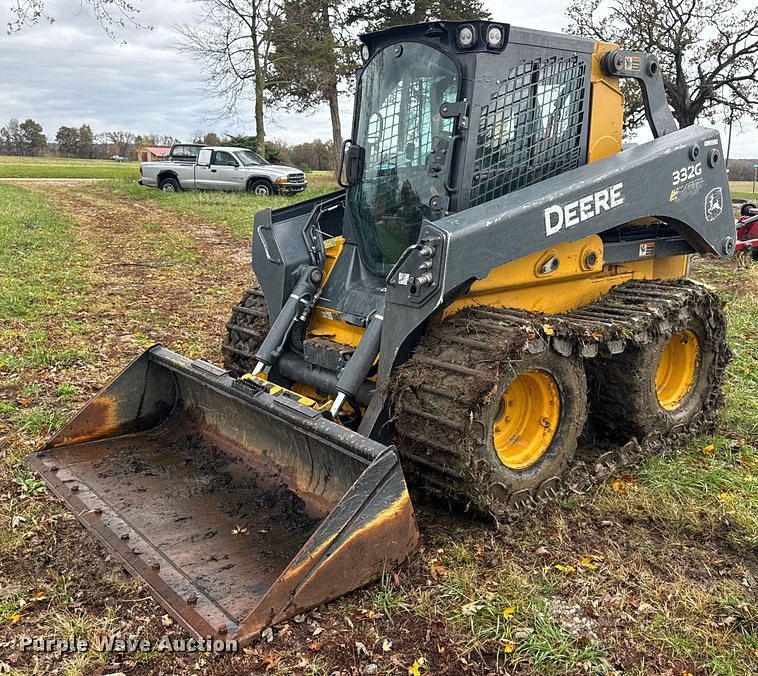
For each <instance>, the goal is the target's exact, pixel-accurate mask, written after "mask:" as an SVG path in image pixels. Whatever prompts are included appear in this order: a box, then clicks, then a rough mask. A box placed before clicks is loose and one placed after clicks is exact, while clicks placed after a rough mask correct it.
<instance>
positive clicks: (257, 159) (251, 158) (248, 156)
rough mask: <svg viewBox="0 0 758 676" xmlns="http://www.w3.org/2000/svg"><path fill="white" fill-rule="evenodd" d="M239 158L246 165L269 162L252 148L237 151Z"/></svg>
mask: <svg viewBox="0 0 758 676" xmlns="http://www.w3.org/2000/svg"><path fill="white" fill-rule="evenodd" d="M237 159H238V160H239V161H240V162H242V164H244V165H245V166H246V167H252V166H254V165H256V164H268V162H266V160H264V159H263V158H262V157H261V156H260V155H259V154H258V153H254V152H253V151H252V150H241V151H240V152H238V153H237Z"/></svg>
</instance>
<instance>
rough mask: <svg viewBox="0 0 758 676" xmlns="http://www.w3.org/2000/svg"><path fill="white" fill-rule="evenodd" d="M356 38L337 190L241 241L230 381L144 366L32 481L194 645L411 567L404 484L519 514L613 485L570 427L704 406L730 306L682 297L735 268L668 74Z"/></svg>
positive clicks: (606, 427) (656, 418) (617, 424)
mask: <svg viewBox="0 0 758 676" xmlns="http://www.w3.org/2000/svg"><path fill="white" fill-rule="evenodd" d="M362 41H363V46H362V59H363V65H362V68H361V69H360V71H359V74H358V84H357V94H356V101H355V113H354V123H353V129H352V139H351V140H349V141H346V142H345V146H344V147H343V154H342V158H343V159H342V163H343V170H342V171H341V172H340V175H341V177H342V181H343V183H342V184H341V189H340V190H338V191H336V192H333V193H331V194H327V195H323V196H320V197H317V198H315V199H311V200H308V201H304V202H301V203H299V204H296V205H292V206H289V207H286V208H284V209H279V210H276V211H271V210H264V211H262V212H260V213H258V214H257V215H256V216H255V222H254V235H253V246H252V259H253V268H254V272H255V277H256V279H257V285H256V284H254V285H253V287H254V288H251V289H250V290H248V291H247V292H246V293H245V294H244V297H243V299H242V301H241V302H240V303H239V305H237V306H235V307H234V308H233V311H232V316H231V320H230V321H229V323H228V325H227V336H226V339H225V340H224V343H223V348H222V349H223V355H224V359H225V365H226V370H225V371H224V370H221V369H219V368H217V367H215V366H212V365H211V364H208V363H206V362H202V361H195V362H191V361H188V360H187V359H184V358H183V357H181V356H179V355H177V354H175V353H173V352H171V351H169V350H167V349H165V348H163V347H160V346H156V347H154V348H152V349H149V350H148V351H147V352H146V353H144V354H143V355H141V356H140V357H138V358H137V359H136V360H135V361H134V362H133V363H132V364H131V365H130V366H128V367H127V368H126V369H125V370H124V371H123V372H122V373H121V374H120V375H119V376H118V377H117V378H115V380H113V381H112V382H111V383H110V384H109V385H108V386H106V387H105V389H104V390H103V391H102V392H101V393H100V394H99V395H97V396H96V397H95V398H94V399H93V400H92V401H91V402H90V403H89V404H87V405H86V406H85V407H84V408H83V409H82V410H81V411H80V412H79V413H78V414H77V415H76V416H75V417H74V418H73V419H72V420H71V421H70V422H69V423H68V424H67V425H65V426H64V427H63V428H62V429H61V430H60V431H59V432H58V433H57V434H56V435H55V436H54V437H53V438H52V439H51V440H50V441H49V442H48V443H47V444H46V445H45V447H44V448H42V449H40V450H39V451H38V452H37V453H35V454H33V455H32V456H31V460H30V461H31V464H32V465H33V466H34V467H35V468H36V469H37V470H38V471H39V472H40V474H41V475H42V476H43V477H44V479H45V480H46V482H47V483H48V485H49V486H50V487H51V488H52V489H53V490H54V491H55V492H56V493H57V494H58V495H59V496H60V497H61V498H62V499H63V500H64V501H65V502H66V503H67V504H68V505H69V506H70V507H71V508H72V509H73V510H74V512H75V513H76V514H77V516H78V517H79V519H80V520H81V521H82V523H83V524H84V525H85V526H86V527H87V528H88V529H89V530H90V531H92V532H93V533H94V534H95V535H97V536H98V537H99V538H100V539H101V540H102V541H103V542H104V543H105V544H107V545H108V546H109V547H110V549H111V550H112V551H114V552H115V553H116V554H117V555H118V556H119V557H120V559H121V561H123V563H124V565H125V566H126V567H127V568H128V569H130V570H131V571H132V572H134V573H136V574H137V575H140V576H141V577H142V578H144V580H145V581H146V582H147V584H148V585H149V586H150V588H151V589H152V591H153V592H154V594H155V596H156V598H157V599H158V600H159V601H160V602H161V603H162V604H163V605H164V606H165V607H166V608H167V609H168V610H169V611H170V612H171V613H173V614H174V616H175V617H176V618H177V619H178V620H179V621H180V622H181V623H182V624H183V625H184V626H185V627H186V628H187V629H188V630H189V631H191V632H192V633H194V634H195V635H197V636H213V637H221V636H227V637H229V638H236V639H239V640H240V641H242V642H247V641H249V640H251V639H252V638H253V637H255V636H257V635H258V634H259V633H260V632H261V631H262V630H263V629H264V628H265V627H267V626H269V625H272V624H275V623H276V622H279V621H281V620H283V619H285V618H287V617H291V616H293V615H295V614H297V613H300V612H302V611H303V610H304V609H307V608H311V607H313V606H316V605H317V604H319V603H321V602H323V601H326V600H328V599H332V598H335V597H337V596H339V595H341V594H344V593H346V592H348V591H350V590H353V589H356V588H358V587H360V586H362V585H364V584H366V583H368V582H369V581H371V580H373V579H375V578H376V577H377V576H378V575H380V574H381V572H382V571H383V570H385V569H388V568H391V567H392V566H394V565H396V564H397V563H398V562H400V561H401V560H403V559H404V557H406V556H407V555H408V554H409V553H410V552H412V551H413V549H414V547H415V546H416V544H417V540H418V532H417V529H416V523H415V519H414V515H413V508H412V506H411V501H410V499H409V496H408V490H407V487H406V483H405V476H406V475H408V476H409V477H412V478H413V480H414V482H416V483H417V484H418V485H420V486H422V487H425V488H426V489H428V490H429V491H430V492H431V494H432V495H442V496H445V497H446V498H447V499H451V498H452V499H454V500H456V501H460V502H462V503H465V504H467V505H469V506H471V507H473V508H475V509H476V511H478V512H481V513H483V514H489V515H491V516H492V517H494V518H495V519H496V520H503V519H508V518H511V517H513V516H514V515H516V514H518V513H519V512H521V511H523V510H525V509H528V508H529V507H530V506H531V505H533V504H535V503H539V502H540V501H541V500H543V499H544V498H545V497H546V496H549V495H550V494H552V493H555V492H558V491H560V490H562V486H563V485H564V484H565V483H567V482H569V481H570V479H571V477H572V472H574V470H575V468H576V467H578V466H581V465H582V463H584V465H587V463H588V462H589V461H588V460H587V458H592V462H595V461H601V460H602V458H598V457H597V456H592V453H595V452H596V451H595V449H596V448H597V445H596V444H595V445H593V444H589V443H587V439H588V438H589V435H588V434H587V433H586V429H589V428H590V427H591V428H592V429H594V434H595V438H598V439H603V440H604V441H603V442H602V444H601V446H600V447H601V448H604V449H611V450H610V451H608V453H611V454H612V455H613V454H614V453H616V452H617V451H618V453H622V452H626V450H625V449H628V448H631V447H635V448H637V449H638V451H639V450H640V449H642V450H643V451H644V450H645V449H646V448H653V447H654V446H655V444H648V440H651V439H656V440H657V441H658V445H660V441H661V440H662V439H666V438H671V435H681V434H682V433H692V432H693V431H694V430H697V429H702V428H704V427H706V426H708V425H709V424H710V423H712V421H713V419H714V415H715V412H716V410H717V409H718V406H719V404H720V400H721V385H722V381H723V377H724V368H725V365H726V363H727V361H728V358H729V351H728V348H727V347H726V342H725V320H724V315H723V312H722V306H721V303H720V301H719V299H718V298H717V297H716V296H715V294H714V293H713V292H711V291H710V290H709V289H707V288H705V287H703V286H701V285H699V284H696V283H693V282H690V281H688V280H687V278H686V277H687V265H688V256H689V255H690V254H693V253H697V254H701V255H714V256H730V255H732V253H733V251H734V246H735V226H734V220H733V218H732V214H731V212H730V209H729V204H730V195H729V185H728V182H727V174H726V171H725V167H724V161H723V154H722V150H721V144H720V140H719V135H718V133H717V132H716V131H714V130H711V129H705V128H702V127H697V126H694V127H689V128H686V129H678V128H677V125H676V123H675V121H674V119H673V117H672V115H671V112H670V109H669V107H668V105H667V102H666V97H665V94H664V87H663V81H662V79H661V74H660V72H659V69H658V61H657V60H656V58H655V57H654V56H653V55H651V54H647V53H642V52H635V51H624V50H620V49H618V48H617V47H616V46H615V45H611V44H605V43H601V42H596V41H594V40H590V39H586V38H582V37H574V36H564V35H557V34H552V33H545V32H540V31H534V30H527V29H523V28H517V27H515V26H510V25H508V24H505V23H498V22H489V21H470V22H433V23H427V24H422V25H413V26H406V27H401V28H395V29H391V30H387V31H383V32H378V33H373V34H369V35H365V36H363V38H362ZM621 78H631V79H633V80H636V81H637V83H638V84H639V86H640V88H641V92H642V98H643V100H644V104H645V111H646V115H647V120H648V122H649V126H650V131H651V132H652V137H653V138H652V140H650V141H648V142H646V143H641V144H639V145H636V146H634V147H630V148H628V149H622V146H621V128H622V107H623V97H622V94H621V93H620V86H619V83H620V80H621ZM588 416H589V418H590V419H591V421H592V424H591V426H590V425H587V420H588ZM583 433H584V434H583ZM677 438H678V437H677ZM633 439H636V440H637V441H638V442H639V443H638V444H637V445H636V446H634V442H633V441H632V440H633ZM603 444H604V445H603ZM630 444H631V446H630ZM646 444H648V445H647V446H646ZM613 449H617V451H614V450H613ZM619 449H620V450H619ZM606 455H607V454H606ZM401 463H402V469H401ZM567 477H568V478H567Z"/></svg>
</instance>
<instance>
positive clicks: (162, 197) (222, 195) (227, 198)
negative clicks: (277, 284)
mask: <svg viewBox="0 0 758 676" xmlns="http://www.w3.org/2000/svg"><path fill="white" fill-rule="evenodd" d="M307 178H308V188H307V189H306V190H305V192H302V193H299V194H297V195H293V196H284V195H282V196H279V195H277V196H273V197H257V196H255V195H249V194H247V193H243V192H220V191H197V190H188V191H184V192H180V193H164V192H161V191H160V190H156V189H155V188H148V187H146V186H141V185H139V184H138V183H137V182H136V181H126V180H119V181H113V182H111V183H109V184H108V185H104V186H100V187H101V188H102V189H103V190H104V191H105V190H112V191H114V192H116V193H117V194H119V195H123V196H125V197H128V198H130V199H134V200H141V201H145V202H150V203H152V204H155V205H156V206H159V207H162V208H165V209H170V210H171V211H174V212H176V213H178V214H180V215H181V216H184V217H186V218H193V217H195V218H197V217H200V218H202V219H204V220H207V221H209V222H211V223H213V224H215V225H217V226H220V227H221V228H223V229H224V230H225V231H227V232H229V233H230V234H231V235H232V236H234V237H237V238H246V237H248V238H249V237H250V235H251V233H252V231H253V216H254V215H255V214H256V213H257V212H258V211H261V210H262V209H266V208H269V207H270V208H271V209H279V208H281V207H286V206H289V205H291V204H295V203H296V202H299V201H301V200H306V199H310V198H312V197H317V196H318V195H323V194H325V193H328V192H331V191H333V190H336V189H337V183H336V181H335V180H334V178H333V176H332V175H331V174H330V173H329V172H312V173H310V174H308V175H307Z"/></svg>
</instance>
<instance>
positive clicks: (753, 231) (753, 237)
mask: <svg viewBox="0 0 758 676" xmlns="http://www.w3.org/2000/svg"><path fill="white" fill-rule="evenodd" d="M735 251H736V252H737V253H739V252H740V251H744V252H745V253H746V254H747V255H748V256H750V257H751V258H752V259H753V260H754V261H758V207H756V206H755V204H749V203H746V204H743V205H742V208H741V209H740V218H739V219H738V220H737V244H736V246H735Z"/></svg>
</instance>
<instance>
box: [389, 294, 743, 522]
mask: <svg viewBox="0 0 758 676" xmlns="http://www.w3.org/2000/svg"><path fill="white" fill-rule="evenodd" d="M692 314H697V315H699V316H700V317H701V318H703V319H704V321H705V322H706V323H707V325H708V326H709V329H710V331H711V333H712V335H713V339H714V343H715V345H716V346H717V349H718V353H717V354H716V355H715V358H714V364H713V366H712V369H713V371H714V372H713V373H712V377H711V382H712V385H713V387H712V389H711V391H710V392H709V394H708V396H707V398H706V399H707V400H706V404H705V406H704V409H703V412H702V415H701V416H699V418H698V420H697V421H696V422H695V424H693V425H691V426H689V428H688V429H687V430H681V429H680V430H675V431H672V432H669V433H667V434H663V433H656V434H655V435H648V437H646V438H645V439H643V440H641V443H638V441H637V440H635V439H632V440H631V441H628V440H625V441H626V443H624V444H623V445H621V444H619V445H616V446H614V445H612V444H609V443H607V442H603V443H604V445H603V446H600V447H599V446H595V445H589V444H587V445H585V446H581V447H580V448H579V449H578V452H577V455H576V458H575V460H574V463H573V464H572V466H571V467H570V468H569V470H568V472H567V473H566V474H565V475H564V476H562V477H550V478H548V479H546V480H545V481H544V482H543V484H542V485H540V486H538V487H537V488H536V489H534V490H531V491H523V490H522V491H518V492H516V493H513V494H511V495H507V496H498V499H495V500H493V499H492V497H491V493H490V492H489V491H488V490H487V489H486V488H483V486H485V487H486V486H487V482H488V475H487V470H486V467H482V464H483V463H482V461H481V460H480V459H478V457H477V454H476V453H472V446H475V445H476V443H483V439H484V437H483V429H482V425H483V423H482V422H481V421H480V420H478V418H477V413H478V411H479V410H480V409H481V408H482V402H484V401H486V400H487V397H488V396H491V394H492V391H493V389H494V388H495V387H496V384H497V382H498V378H499V377H500V374H501V373H502V372H503V369H507V367H508V362H509V361H511V360H516V359H520V358H523V356H524V354H525V353H526V352H539V351H541V350H544V349H553V350H555V351H556V352H558V353H559V354H562V355H564V356H568V355H571V354H574V355H580V356H582V357H583V358H585V359H591V358H593V357H594V356H596V355H598V354H601V355H606V356H607V355H612V354H618V353H620V352H622V351H623V350H625V349H630V347H632V346H641V345H643V344H645V343H647V342H649V341H651V340H653V339H654V338H655V337H657V336H658V335H659V334H661V335H666V334H667V333H668V332H670V331H671V330H672V327H674V326H676V325H678V324H679V322H681V321H685V320H686V319H687V318H688V317H689V316H691V315H692ZM548 346H549V347H548ZM730 356H731V355H730V352H729V349H728V347H727V344H726V327H725V320H724V315H723V311H722V302H721V300H720V299H719V297H718V296H717V295H716V294H715V293H714V292H712V291H711V290H709V289H708V288H707V287H705V286H703V285H700V284H697V283H695V282H691V281H688V280H675V281H630V282H627V283H625V284H623V285H620V286H617V287H615V288H614V289H612V290H611V291H610V292H609V293H608V294H606V295H605V296H603V297H602V298H601V299H600V300H598V301H596V302H594V303H591V304H589V305H586V306H583V307H581V308H578V309H576V310H573V311H571V312H565V313H561V314H558V315H542V314H539V313H531V312H526V311H522V310H515V309H501V308H494V307H469V308H465V309H463V310H461V311H460V312H458V313H456V314H454V315H451V316H449V317H447V318H445V319H444V320H443V321H442V322H440V323H439V324H438V325H437V326H435V327H433V328H432V329H431V330H430V331H428V332H427V335H426V336H425V338H424V340H423V341H422V343H421V344H420V345H419V347H418V348H417V349H416V351H415V353H414V355H413V356H412V357H411V359H410V360H409V361H408V362H407V363H406V364H404V365H403V366H402V367H400V368H399V369H398V370H397V372H396V374H395V375H394V376H393V379H392V382H391V384H390V389H391V391H392V393H393V410H394V418H395V428H396V432H397V442H398V447H399V450H400V454H401V457H402V458H403V467H404V469H405V471H406V474H408V475H410V477H411V478H412V479H414V480H415V481H416V482H417V483H418V482H420V483H421V484H422V485H425V486H426V487H427V488H428V489H429V490H430V491H431V492H432V493H436V494H439V495H443V496H446V497H449V498H453V499H454V500H456V501H463V502H467V503H469V504H471V505H472V506H475V507H476V508H478V509H479V510H481V511H485V512H489V513H490V514H491V515H492V516H493V517H494V518H495V519H496V521H498V522H501V523H502V522H507V521H510V520H513V519H514V518H518V517H520V516H521V515H523V514H524V512H525V510H529V508H530V507H531V508H538V507H539V506H540V505H542V504H544V503H545V502H546V501H547V499H548V498H551V497H554V496H556V495H566V494H571V493H572V492H584V491H586V490H587V488H589V487H590V486H591V485H593V484H596V483H598V482H600V481H602V480H603V479H604V478H605V477H607V476H608V475H609V474H610V473H613V472H617V471H618V470H619V469H622V468H625V467H629V466H630V465H633V464H636V463H638V462H639V461H641V460H642V459H644V458H646V457H648V456H650V455H652V454H654V453H657V452H660V451H661V450H664V449H666V448H672V447H676V446H678V445H680V444H681V443H682V442H683V441H685V439H686V438H687V437H691V436H693V435H695V434H697V433H703V432H706V431H708V430H709V429H712V427H713V424H714V421H715V418H716V414H717V412H718V410H719V408H720V406H721V404H722V395H721V384H722V383H723V379H724V370H725V367H726V364H727V363H728V361H729V358H730ZM420 383H421V385H419V384H420ZM439 383H444V390H441V389H440V387H439V386H438V385H437V384H439ZM514 508H516V509H514Z"/></svg>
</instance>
